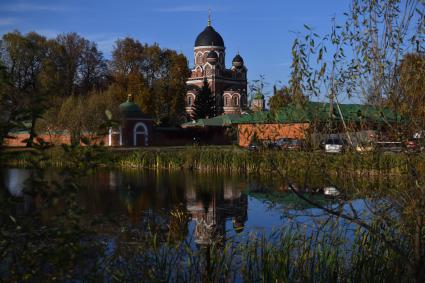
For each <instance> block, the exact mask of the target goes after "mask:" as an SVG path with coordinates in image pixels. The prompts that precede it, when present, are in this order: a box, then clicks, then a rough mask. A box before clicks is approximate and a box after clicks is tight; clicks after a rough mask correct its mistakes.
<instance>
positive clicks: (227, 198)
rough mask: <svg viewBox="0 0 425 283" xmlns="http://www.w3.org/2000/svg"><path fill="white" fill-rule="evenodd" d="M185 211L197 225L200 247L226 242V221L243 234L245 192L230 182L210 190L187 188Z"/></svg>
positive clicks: (196, 234) (245, 215) (196, 240)
mask: <svg viewBox="0 0 425 283" xmlns="http://www.w3.org/2000/svg"><path fill="white" fill-rule="evenodd" d="M186 200H187V205H186V208H187V210H188V212H189V213H190V214H191V217H192V220H193V221H194V222H195V231H194V237H195V242H196V243H197V244H198V245H209V244H211V243H212V242H216V241H224V240H225V238H226V232H227V231H226V221H227V220H229V219H231V221H232V224H233V229H234V231H235V232H242V231H243V229H244V226H245V222H246V221H247V209H248V199H247V195H246V194H245V193H243V190H242V188H240V187H238V186H237V185H236V184H235V183H233V182H231V181H227V180H226V181H224V182H223V184H222V186H221V187H216V188H215V189H213V190H211V189H208V188H203V187H197V186H193V187H188V188H187V190H186Z"/></svg>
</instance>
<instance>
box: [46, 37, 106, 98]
mask: <svg viewBox="0 0 425 283" xmlns="http://www.w3.org/2000/svg"><path fill="white" fill-rule="evenodd" d="M52 49H53V52H52V57H51V59H52V61H53V63H52V65H54V66H55V67H56V69H53V71H56V73H58V74H59V76H58V80H57V83H59V84H60V85H61V88H60V93H61V94H62V95H64V96H70V95H87V94H88V93H89V92H90V91H92V90H100V89H103V88H105V83H106V76H107V66H106V62H105V60H104V58H103V55H102V53H101V52H100V51H99V50H98V49H97V46H96V43H94V42H91V41H89V40H87V39H85V38H83V37H81V36H80V35H78V34H76V33H67V34H60V35H58V36H57V37H56V39H55V40H54V42H53V43H52Z"/></svg>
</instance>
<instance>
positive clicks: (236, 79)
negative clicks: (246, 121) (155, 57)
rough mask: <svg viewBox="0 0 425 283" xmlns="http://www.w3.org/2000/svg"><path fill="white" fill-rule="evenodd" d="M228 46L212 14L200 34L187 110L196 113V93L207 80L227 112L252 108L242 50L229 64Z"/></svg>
mask: <svg viewBox="0 0 425 283" xmlns="http://www.w3.org/2000/svg"><path fill="white" fill-rule="evenodd" d="M225 56H226V47H225V45H224V40H223V38H222V37H221V35H220V34H219V33H218V32H217V31H216V30H215V29H214V28H213V27H212V25H211V15H210V16H209V19H208V25H207V27H206V28H205V29H204V30H203V31H202V32H201V33H200V34H199V35H198V36H197V37H196V40H195V47H194V63H195V65H194V67H193V69H192V70H191V75H190V77H189V79H188V81H187V82H186V84H187V93H186V113H187V114H188V115H192V113H193V106H194V103H195V100H196V96H197V94H198V93H199V91H200V90H201V87H202V85H203V83H204V80H207V82H208V84H209V87H210V89H211V92H212V94H213V95H214V96H215V101H216V103H217V108H218V109H219V110H220V112H222V113H223V114H241V112H242V111H244V110H245V109H247V108H248V98H247V84H248V82H247V68H246V66H245V64H244V60H243V58H242V56H241V55H240V54H237V55H236V56H235V57H234V58H233V60H232V66H231V67H230V69H227V68H226V64H225V62H226V60H225Z"/></svg>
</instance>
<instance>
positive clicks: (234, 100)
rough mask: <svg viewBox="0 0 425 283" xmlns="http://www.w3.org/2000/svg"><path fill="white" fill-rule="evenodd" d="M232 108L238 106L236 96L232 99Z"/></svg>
mask: <svg viewBox="0 0 425 283" xmlns="http://www.w3.org/2000/svg"><path fill="white" fill-rule="evenodd" d="M233 106H239V98H238V97H237V96H235V97H233Z"/></svg>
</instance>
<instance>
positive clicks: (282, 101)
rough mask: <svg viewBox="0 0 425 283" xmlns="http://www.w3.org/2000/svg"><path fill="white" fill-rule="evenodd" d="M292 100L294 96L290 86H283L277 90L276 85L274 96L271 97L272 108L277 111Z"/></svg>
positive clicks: (270, 104)
mask: <svg viewBox="0 0 425 283" xmlns="http://www.w3.org/2000/svg"><path fill="white" fill-rule="evenodd" d="M291 102H292V97H291V94H290V90H289V88H288V87H286V86H283V87H282V88H281V89H279V90H277V89H276V87H274V89H273V96H272V97H270V99H269V106H270V110H271V111H273V112H275V111H278V110H279V109H281V108H282V107H285V106H287V105H288V104H290V103H291Z"/></svg>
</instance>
